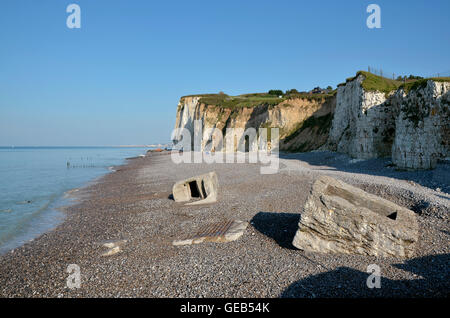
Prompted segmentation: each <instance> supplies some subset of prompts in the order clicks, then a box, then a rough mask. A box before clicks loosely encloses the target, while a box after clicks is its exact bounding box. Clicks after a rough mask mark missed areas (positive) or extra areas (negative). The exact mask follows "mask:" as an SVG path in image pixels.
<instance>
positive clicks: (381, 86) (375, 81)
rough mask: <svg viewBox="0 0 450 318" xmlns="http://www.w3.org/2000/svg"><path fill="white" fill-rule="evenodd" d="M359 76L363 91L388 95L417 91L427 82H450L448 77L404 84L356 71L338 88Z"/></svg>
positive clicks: (411, 81) (413, 80)
mask: <svg viewBox="0 0 450 318" xmlns="http://www.w3.org/2000/svg"><path fill="white" fill-rule="evenodd" d="M359 75H362V76H364V80H363V81H362V83H361V85H362V87H363V88H364V90H365V91H379V92H382V93H385V94H388V93H390V92H392V91H395V90H397V89H399V88H403V89H404V90H405V92H408V91H410V90H411V89H417V88H419V87H424V86H425V85H426V83H427V81H429V80H432V81H435V82H450V77H432V78H423V79H409V80H407V81H406V82H403V81H398V80H393V79H389V78H387V77H383V76H379V75H375V74H373V73H369V72H366V71H358V72H357V73H356V75H355V76H353V77H349V78H347V80H346V81H345V83H341V84H339V85H338V86H342V85H345V84H346V83H348V82H351V81H353V80H355V79H356V78H357V77H358V76H359Z"/></svg>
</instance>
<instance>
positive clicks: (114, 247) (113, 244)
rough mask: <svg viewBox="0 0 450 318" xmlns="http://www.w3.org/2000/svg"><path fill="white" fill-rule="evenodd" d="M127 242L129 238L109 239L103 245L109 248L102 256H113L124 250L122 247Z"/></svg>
mask: <svg viewBox="0 0 450 318" xmlns="http://www.w3.org/2000/svg"><path fill="white" fill-rule="evenodd" d="M126 243H127V240H116V241H108V242H105V243H103V244H102V245H103V247H106V248H108V250H107V251H106V252H105V253H103V254H102V256H112V255H115V254H117V253H120V252H122V247H123V246H124V245H125V244H126Z"/></svg>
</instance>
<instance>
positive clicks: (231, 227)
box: [172, 220, 248, 246]
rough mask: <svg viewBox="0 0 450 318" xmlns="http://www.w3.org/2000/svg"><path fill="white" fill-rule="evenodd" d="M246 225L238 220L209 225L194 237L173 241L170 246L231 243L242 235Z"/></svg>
mask: <svg viewBox="0 0 450 318" xmlns="http://www.w3.org/2000/svg"><path fill="white" fill-rule="evenodd" d="M247 225H248V223H247V222H244V221H239V220H234V221H224V222H219V223H214V224H209V225H206V226H204V227H202V228H201V229H200V230H199V231H198V232H197V234H196V235H194V236H192V237H190V238H187V239H183V240H175V241H173V242H172V244H173V245H175V246H180V245H192V244H199V243H203V242H216V243H226V242H232V241H235V240H237V239H238V238H240V237H241V236H242V235H243V234H244V231H245V229H246V228H247Z"/></svg>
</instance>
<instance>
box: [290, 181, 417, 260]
mask: <svg viewBox="0 0 450 318" xmlns="http://www.w3.org/2000/svg"><path fill="white" fill-rule="evenodd" d="M418 229H419V227H418V224H417V219H416V215H415V214H414V212H413V211H411V210H408V209H406V208H403V207H401V206H398V205H396V204H395V203H392V202H390V201H388V200H385V199H383V198H380V197H378V196H376V195H373V194H370V193H367V192H365V191H363V190H361V189H358V188H355V187H353V186H351V185H348V184H346V183H344V182H341V181H338V180H336V179H333V178H330V177H328V176H321V177H320V178H319V179H317V180H316V182H315V183H314V185H313V187H312V190H311V193H310V195H309V197H308V199H307V201H306V204H305V206H304V209H303V212H302V214H301V218H300V222H299V228H298V230H297V233H296V234H295V237H294V240H293V242H292V244H293V245H294V246H295V247H297V248H299V249H301V250H306V251H315V252H322V253H345V254H361V255H373V256H385V257H387V256H391V257H392V256H394V257H411V256H413V255H414V248H415V243H416V242H417V239H418Z"/></svg>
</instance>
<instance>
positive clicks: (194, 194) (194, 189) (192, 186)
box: [189, 181, 200, 198]
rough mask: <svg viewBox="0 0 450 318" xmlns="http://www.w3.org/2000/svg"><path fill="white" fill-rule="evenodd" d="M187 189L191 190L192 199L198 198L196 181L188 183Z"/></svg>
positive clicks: (198, 192)
mask: <svg viewBox="0 0 450 318" xmlns="http://www.w3.org/2000/svg"><path fill="white" fill-rule="evenodd" d="M189 189H190V190H191V197H192V198H200V191H199V189H198V185H197V181H192V182H189Z"/></svg>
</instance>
